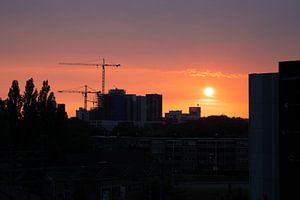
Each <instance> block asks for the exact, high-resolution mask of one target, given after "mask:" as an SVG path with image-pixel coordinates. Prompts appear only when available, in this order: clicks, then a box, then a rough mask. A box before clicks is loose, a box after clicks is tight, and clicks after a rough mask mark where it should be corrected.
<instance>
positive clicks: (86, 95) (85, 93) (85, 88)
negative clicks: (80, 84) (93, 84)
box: [58, 85, 100, 110]
mask: <svg viewBox="0 0 300 200" xmlns="http://www.w3.org/2000/svg"><path fill="white" fill-rule="evenodd" d="M58 92H60V93H80V94H82V96H83V103H84V104H83V106H84V109H85V110H87V102H88V101H89V102H90V100H88V94H89V93H93V94H99V93H100V91H89V90H88V86H87V85H85V86H84V91H78V90H59V91H58ZM91 102H93V101H91Z"/></svg>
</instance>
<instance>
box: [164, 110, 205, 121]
mask: <svg viewBox="0 0 300 200" xmlns="http://www.w3.org/2000/svg"><path fill="white" fill-rule="evenodd" d="M200 117H201V107H199V106H197V107H189V113H183V112H182V110H170V111H169V112H167V113H165V119H166V122H168V123H183V122H187V121H194V120H199V119H200Z"/></svg>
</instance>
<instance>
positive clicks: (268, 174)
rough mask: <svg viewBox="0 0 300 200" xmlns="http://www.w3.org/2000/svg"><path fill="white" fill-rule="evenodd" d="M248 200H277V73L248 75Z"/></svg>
mask: <svg viewBox="0 0 300 200" xmlns="http://www.w3.org/2000/svg"><path fill="white" fill-rule="evenodd" d="M249 173H250V199H251V200H257V199H262V200H263V199H270V200H275V199H278V74H277V73H268V74H250V75H249Z"/></svg>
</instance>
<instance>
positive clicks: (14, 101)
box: [6, 80, 22, 145]
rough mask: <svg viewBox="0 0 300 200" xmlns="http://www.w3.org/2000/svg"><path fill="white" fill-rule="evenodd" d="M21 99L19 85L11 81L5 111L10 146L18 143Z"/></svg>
mask: <svg viewBox="0 0 300 200" xmlns="http://www.w3.org/2000/svg"><path fill="white" fill-rule="evenodd" d="M21 108H22V98H21V94H20V88H19V83H18V81H17V80H13V81H12V84H11V87H10V89H9V92H8V99H7V104H6V110H7V113H8V129H9V133H10V134H9V140H10V145H13V144H16V143H17V141H18V132H19V119H20V118H21Z"/></svg>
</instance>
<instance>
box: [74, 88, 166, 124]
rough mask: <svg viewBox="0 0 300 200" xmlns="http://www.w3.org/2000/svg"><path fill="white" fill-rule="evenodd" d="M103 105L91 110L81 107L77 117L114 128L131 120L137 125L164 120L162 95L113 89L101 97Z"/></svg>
mask: <svg viewBox="0 0 300 200" xmlns="http://www.w3.org/2000/svg"><path fill="white" fill-rule="evenodd" d="M100 101H101V103H100V104H101V106H100V107H97V108H95V109H92V110H90V111H87V110H84V109H80V108H79V110H77V111H76V117H77V118H78V119H81V120H85V121H88V122H90V124H91V125H92V126H95V127H100V126H101V127H105V128H108V129H112V128H113V127H115V126H117V125H118V124H119V123H121V122H122V123H123V122H130V123H133V124H134V125H137V126H143V125H144V124H145V123H151V122H161V121H162V95H160V94H146V96H137V95H136V94H126V91H125V90H123V89H111V90H109V92H108V94H104V95H102V96H101V98H100Z"/></svg>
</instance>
